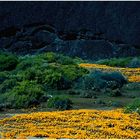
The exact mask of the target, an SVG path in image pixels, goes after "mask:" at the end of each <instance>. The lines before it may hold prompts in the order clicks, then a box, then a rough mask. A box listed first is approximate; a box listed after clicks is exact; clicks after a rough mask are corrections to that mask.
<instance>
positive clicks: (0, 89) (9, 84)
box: [0, 79, 17, 93]
mask: <svg viewBox="0 0 140 140" xmlns="http://www.w3.org/2000/svg"><path fill="white" fill-rule="evenodd" d="M16 84H17V80H16V79H8V80H5V81H4V82H3V83H2V84H1V85H0V93H5V92H7V91H9V90H11V89H12V88H13V87H14V86H16Z"/></svg>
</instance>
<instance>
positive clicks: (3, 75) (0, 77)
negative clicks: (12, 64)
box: [0, 72, 9, 84]
mask: <svg viewBox="0 0 140 140" xmlns="http://www.w3.org/2000/svg"><path fill="white" fill-rule="evenodd" d="M8 78H9V73H8V72H0V84H2V83H3V82H4V81H5V80H6V79H8Z"/></svg>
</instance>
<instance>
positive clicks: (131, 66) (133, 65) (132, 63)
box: [128, 58, 140, 68]
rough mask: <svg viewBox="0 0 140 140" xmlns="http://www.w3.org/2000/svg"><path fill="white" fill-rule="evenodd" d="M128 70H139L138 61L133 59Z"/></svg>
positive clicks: (139, 62)
mask: <svg viewBox="0 0 140 140" xmlns="http://www.w3.org/2000/svg"><path fill="white" fill-rule="evenodd" d="M128 67H129V68H140V59H138V58H133V59H132V60H131V61H130V63H129V64H128Z"/></svg>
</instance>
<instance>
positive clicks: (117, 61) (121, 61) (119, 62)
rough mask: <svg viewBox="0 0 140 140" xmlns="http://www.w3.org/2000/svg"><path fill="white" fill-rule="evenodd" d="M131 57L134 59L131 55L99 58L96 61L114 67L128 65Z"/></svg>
mask: <svg viewBox="0 0 140 140" xmlns="http://www.w3.org/2000/svg"><path fill="white" fill-rule="evenodd" d="M131 59H132V58H131V57H127V58H112V59H104V60H99V61H97V62H96V63H97V64H102V65H108V66H112V67H126V66H127V65H128V64H129V63H130V61H131Z"/></svg>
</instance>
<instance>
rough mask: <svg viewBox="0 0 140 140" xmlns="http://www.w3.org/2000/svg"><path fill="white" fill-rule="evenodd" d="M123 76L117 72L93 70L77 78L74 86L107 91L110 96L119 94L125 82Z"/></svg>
mask: <svg viewBox="0 0 140 140" xmlns="http://www.w3.org/2000/svg"><path fill="white" fill-rule="evenodd" d="M126 82H127V81H126V79H125V77H124V76H123V75H122V74H121V73H119V72H110V73H107V72H101V71H93V72H91V73H90V74H88V75H86V76H85V77H83V78H81V79H79V81H78V82H77V83H76V86H75V88H80V89H83V90H93V91H98V92H103V93H109V94H108V95H110V96H118V95H120V92H119V91H120V89H121V88H122V86H123V85H124V84H126Z"/></svg>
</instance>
